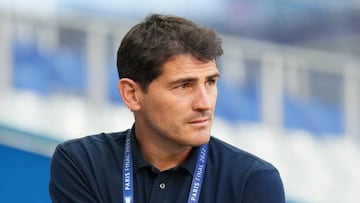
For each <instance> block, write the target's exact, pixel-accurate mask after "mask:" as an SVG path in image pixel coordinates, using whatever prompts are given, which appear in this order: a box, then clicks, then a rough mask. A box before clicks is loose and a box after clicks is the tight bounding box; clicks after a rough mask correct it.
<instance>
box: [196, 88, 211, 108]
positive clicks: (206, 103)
mask: <svg viewBox="0 0 360 203" xmlns="http://www.w3.org/2000/svg"><path fill="white" fill-rule="evenodd" d="M211 107H212V95H211V94H210V93H209V92H208V90H207V89H206V87H199V88H198V91H197V94H194V101H193V109H194V110H195V111H208V110H210V109H211Z"/></svg>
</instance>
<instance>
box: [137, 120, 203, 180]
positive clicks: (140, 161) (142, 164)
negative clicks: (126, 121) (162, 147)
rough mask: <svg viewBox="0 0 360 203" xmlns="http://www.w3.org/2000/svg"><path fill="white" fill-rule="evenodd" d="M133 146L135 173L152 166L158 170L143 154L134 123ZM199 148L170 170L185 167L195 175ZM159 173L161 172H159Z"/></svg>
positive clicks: (154, 169) (194, 149)
mask: <svg viewBox="0 0 360 203" xmlns="http://www.w3.org/2000/svg"><path fill="white" fill-rule="evenodd" d="M131 148H132V149H133V150H132V153H133V154H132V156H133V164H134V165H133V167H134V174H135V173H137V172H138V171H139V170H140V169H142V168H150V169H151V170H153V171H158V170H157V169H156V168H155V167H154V166H153V165H152V164H151V163H149V162H148V161H146V160H145V159H144V158H143V156H142V155H141V153H140V147H139V143H138V141H137V139H136V135H135V125H133V127H132V129H131ZM199 149H200V147H194V148H193V149H192V150H191V152H190V154H189V156H188V158H187V159H186V161H185V162H184V163H182V164H181V165H179V166H177V167H175V168H173V169H170V170H178V169H181V168H182V169H185V170H186V171H187V172H188V173H189V174H190V175H192V176H193V175H194V171H195V166H196V161H197V157H198V154H199ZM158 173H159V172H158Z"/></svg>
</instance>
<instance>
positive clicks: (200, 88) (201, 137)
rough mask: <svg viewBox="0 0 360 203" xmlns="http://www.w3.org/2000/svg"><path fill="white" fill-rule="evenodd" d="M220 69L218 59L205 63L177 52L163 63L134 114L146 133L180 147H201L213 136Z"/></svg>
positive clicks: (137, 122)
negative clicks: (159, 73)
mask: <svg viewBox="0 0 360 203" xmlns="http://www.w3.org/2000/svg"><path fill="white" fill-rule="evenodd" d="M218 78H219V71H218V69H217V67H216V62H215V60H211V61H209V62H202V61H199V60H197V59H196V58H194V57H193V56H191V55H187V54H186V55H185V54H184V55H178V56H175V57H172V58H171V59H170V60H168V61H167V62H166V63H165V64H163V71H162V74H161V75H160V76H159V77H158V78H156V79H155V80H154V81H152V82H151V83H150V85H149V87H148V91H147V92H146V93H144V92H143V93H142V99H141V108H140V110H139V111H137V112H136V113H135V119H136V120H135V122H136V125H138V124H139V125H138V126H137V127H140V128H141V132H142V133H146V134H147V135H146V136H152V137H153V138H154V139H159V138H160V139H161V140H163V141H165V142H168V143H171V144H175V145H180V146H199V145H201V144H204V143H207V142H208V141H209V139H210V129H211V126H212V122H213V117H214V109H215V103H216V99H217V80H218Z"/></svg>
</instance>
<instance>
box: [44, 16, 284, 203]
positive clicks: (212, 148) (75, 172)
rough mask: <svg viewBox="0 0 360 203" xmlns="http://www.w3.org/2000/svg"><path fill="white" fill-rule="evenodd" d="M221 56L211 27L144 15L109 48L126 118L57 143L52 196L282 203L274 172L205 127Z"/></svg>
mask: <svg viewBox="0 0 360 203" xmlns="http://www.w3.org/2000/svg"><path fill="white" fill-rule="evenodd" d="M222 53H223V50H222V47H221V40H220V39H219V38H218V37H217V35H216V34H215V32H214V31H213V30H210V29H207V28H204V27H200V26H198V25H196V24H194V23H193V22H191V21H189V20H186V19H183V18H180V17H176V16H166V15H159V14H153V15H150V16H148V17H147V18H146V19H145V20H144V21H143V22H141V23H140V24H137V25H135V26H134V27H133V28H131V30H130V31H129V32H128V33H127V34H126V36H125V37H124V39H123V40H122V42H121V44H120V47H119V49H118V54H117V57H118V58H117V68H118V72H119V77H120V80H119V83H118V90H119V93H120V95H121V97H122V100H123V101H124V103H125V104H126V106H127V107H128V108H129V109H130V110H131V111H132V112H133V114H134V118H135V123H134V125H133V127H132V128H131V129H129V130H127V131H125V132H117V133H109V134H105V133H102V134H99V135H93V136H88V137H84V138H81V139H76V140H71V141H67V142H65V143H63V144H60V145H59V146H58V147H57V149H56V151H55V153H54V155H53V158H52V162H51V180H50V195H51V198H52V201H53V202H87V203H90V202H104V203H110V202H136V203H139V202H155V203H159V202H166V203H169V202H172V203H177V202H179V203H180V202H181V203H183V202H203V203H210V202H219V203H232V202H239V203H240V202H241V203H257V202H258V203H265V202H269V203H282V202H285V200H284V199H285V197H284V190H283V185H282V181H281V178H280V175H279V173H278V171H277V170H276V169H275V168H274V167H273V166H272V165H271V164H269V163H267V162H265V161H263V160H261V159H259V158H257V157H255V156H253V155H251V154H249V153H247V152H244V151H242V150H240V149H237V148H235V147H233V146H231V145H229V144H226V143H224V142H222V141H220V140H218V139H216V138H214V137H212V136H210V130H211V126H212V123H213V118H214V109H215V103H216V99H217V81H218V79H219V75H220V74H219V70H218V69H217V64H216V59H217V57H218V56H220V55H221V54H222Z"/></svg>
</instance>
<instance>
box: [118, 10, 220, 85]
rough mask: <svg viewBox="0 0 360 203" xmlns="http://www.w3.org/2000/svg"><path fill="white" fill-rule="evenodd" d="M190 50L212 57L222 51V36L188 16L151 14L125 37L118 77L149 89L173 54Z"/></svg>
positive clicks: (205, 56) (200, 55) (204, 58)
mask: <svg viewBox="0 0 360 203" xmlns="http://www.w3.org/2000/svg"><path fill="white" fill-rule="evenodd" d="M179 54H191V55H193V56H194V57H196V58H197V59H198V60H200V61H204V62H207V61H210V60H213V59H216V58H217V57H218V56H220V55H221V54H223V50H222V47H221V39H220V38H219V37H218V36H217V34H216V33H215V32H214V31H213V30H211V29H208V28H206V27H201V26H198V25H196V24H195V23H194V22H192V21H190V20H187V19H185V18H181V17H177V16H171V15H160V14H152V15H149V16H148V17H146V18H145V20H144V21H143V22H141V23H139V24H137V25H135V26H134V27H132V28H131V29H130V30H129V32H128V33H127V34H126V35H125V37H124V38H123V40H122V42H121V44H120V46H119V49H118V52H117V69H118V74H119V78H129V79H132V80H134V81H135V82H137V83H139V84H140V86H141V88H142V90H144V91H146V90H147V88H148V86H149V84H150V83H151V82H152V81H153V80H154V79H155V78H157V77H158V76H159V75H160V74H161V71H162V65H163V64H164V63H165V62H166V61H167V60H168V59H169V58H171V57H172V56H175V55H179Z"/></svg>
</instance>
